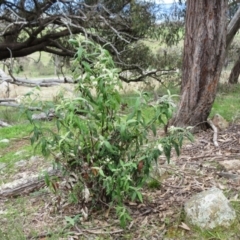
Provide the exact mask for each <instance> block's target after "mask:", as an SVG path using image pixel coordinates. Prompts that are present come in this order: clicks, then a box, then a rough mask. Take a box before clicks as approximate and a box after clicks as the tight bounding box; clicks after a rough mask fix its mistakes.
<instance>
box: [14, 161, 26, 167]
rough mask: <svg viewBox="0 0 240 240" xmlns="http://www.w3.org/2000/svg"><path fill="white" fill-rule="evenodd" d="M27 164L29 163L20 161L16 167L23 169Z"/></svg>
mask: <svg viewBox="0 0 240 240" xmlns="http://www.w3.org/2000/svg"><path fill="white" fill-rule="evenodd" d="M26 164H27V161H26V160H20V161H18V162H16V163H15V166H16V167H23V166H25V165H26Z"/></svg>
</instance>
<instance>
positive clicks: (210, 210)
mask: <svg viewBox="0 0 240 240" xmlns="http://www.w3.org/2000/svg"><path fill="white" fill-rule="evenodd" d="M184 209H185V212H186V218H187V219H188V220H189V221H190V222H191V223H192V224H194V225H197V226H198V227H201V228H203V229H212V228H215V227H217V226H223V227H228V226H230V225H231V224H232V222H233V221H234V220H235V218H236V212H235V211H234V209H233V208H232V207H231V206H230V205H229V201H228V199H227V198H226V197H225V196H224V194H223V192H222V191H221V190H220V189H218V188H212V189H209V190H207V191H204V192H201V193H199V194H196V195H195V196H193V197H192V198H191V199H189V200H188V201H187V202H186V203H185V206H184Z"/></svg>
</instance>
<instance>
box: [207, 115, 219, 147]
mask: <svg viewBox="0 0 240 240" xmlns="http://www.w3.org/2000/svg"><path fill="white" fill-rule="evenodd" d="M207 123H208V124H209V125H210V127H211V128H212V129H213V144H214V146H215V147H219V145H218V142H217V135H218V130H217V128H216V127H215V125H214V124H213V122H212V120H207Z"/></svg>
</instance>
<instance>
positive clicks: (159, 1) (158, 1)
mask: <svg viewBox="0 0 240 240" xmlns="http://www.w3.org/2000/svg"><path fill="white" fill-rule="evenodd" d="M148 1H149V2H152V1H155V2H156V3H173V2H174V0H148Z"/></svg>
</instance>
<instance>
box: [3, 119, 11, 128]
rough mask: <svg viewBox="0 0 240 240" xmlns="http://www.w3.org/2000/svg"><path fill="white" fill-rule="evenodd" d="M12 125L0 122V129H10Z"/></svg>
mask: <svg viewBox="0 0 240 240" xmlns="http://www.w3.org/2000/svg"><path fill="white" fill-rule="evenodd" d="M11 126H12V125H10V124H8V123H6V122H3V121H1V120H0V127H11Z"/></svg>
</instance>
